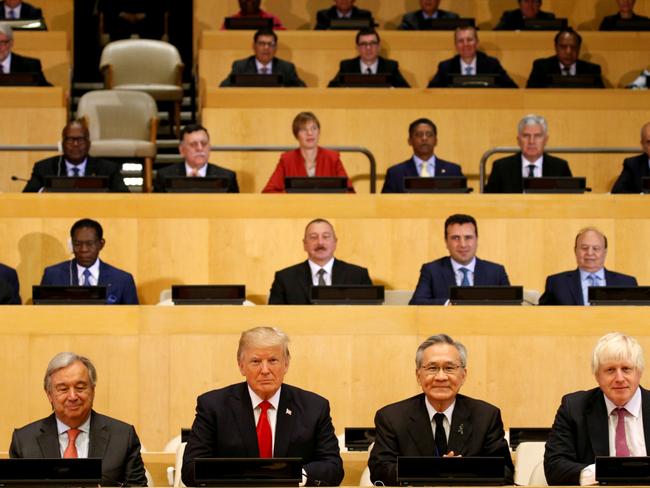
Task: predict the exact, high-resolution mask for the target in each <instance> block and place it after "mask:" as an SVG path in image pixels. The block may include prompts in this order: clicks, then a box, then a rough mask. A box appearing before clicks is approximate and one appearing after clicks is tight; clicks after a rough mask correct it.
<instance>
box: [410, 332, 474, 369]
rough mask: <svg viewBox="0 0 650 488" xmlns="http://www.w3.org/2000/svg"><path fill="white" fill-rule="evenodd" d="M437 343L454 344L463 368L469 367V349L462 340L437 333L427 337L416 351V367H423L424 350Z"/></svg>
mask: <svg viewBox="0 0 650 488" xmlns="http://www.w3.org/2000/svg"><path fill="white" fill-rule="evenodd" d="M436 344H449V345H450V346H454V347H455V348H456V349H457V350H458V354H459V355H460V365H461V366H462V367H463V368H466V367H467V349H466V348H465V346H463V345H462V344H461V343H460V342H456V341H454V340H453V339H452V338H451V337H450V336H448V335H447V334H436V335H432V336H431V337H429V338H427V339H426V340H425V341H424V342H423V343H422V344H420V345H419V347H418V350H417V351H416V352H415V367H416V368H421V367H422V356H424V350H425V349H427V348H429V347H431V346H435V345H436Z"/></svg>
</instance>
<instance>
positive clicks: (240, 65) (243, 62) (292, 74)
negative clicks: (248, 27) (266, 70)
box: [219, 56, 305, 86]
mask: <svg viewBox="0 0 650 488" xmlns="http://www.w3.org/2000/svg"><path fill="white" fill-rule="evenodd" d="M255 73H257V64H255V56H249V57H248V58H245V59H239V60H237V61H235V62H233V63H232V68H231V70H230V74H229V75H228V76H227V77H226V79H225V80H223V81H222V82H221V84H220V85H219V86H235V85H233V83H232V76H233V75H240V74H255ZM271 73H273V74H278V75H282V86H305V82H304V81H302V80H301V79H300V78H299V77H298V73H296V67H295V65H294V64H293V63H290V62H289V61H284V60H283V59H280V58H273V61H272V64H271Z"/></svg>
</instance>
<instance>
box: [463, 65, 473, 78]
mask: <svg viewBox="0 0 650 488" xmlns="http://www.w3.org/2000/svg"><path fill="white" fill-rule="evenodd" d="M473 74H474V70H473V69H472V67H471V66H465V75H466V76H472V75H473Z"/></svg>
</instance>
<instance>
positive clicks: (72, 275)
mask: <svg viewBox="0 0 650 488" xmlns="http://www.w3.org/2000/svg"><path fill="white" fill-rule="evenodd" d="M67 272H68V273H69V280H70V281H68V283H72V285H73V286H79V275H78V274H77V261H75V260H74V259H73V260H71V261H69V263H68V269H67Z"/></svg>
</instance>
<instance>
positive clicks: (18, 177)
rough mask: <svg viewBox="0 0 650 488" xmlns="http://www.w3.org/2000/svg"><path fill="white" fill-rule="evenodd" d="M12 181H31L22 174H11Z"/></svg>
mask: <svg viewBox="0 0 650 488" xmlns="http://www.w3.org/2000/svg"><path fill="white" fill-rule="evenodd" d="M11 181H24V182H25V183H28V182H29V180H28V179H27V178H21V177H20V176H16V175H11Z"/></svg>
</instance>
